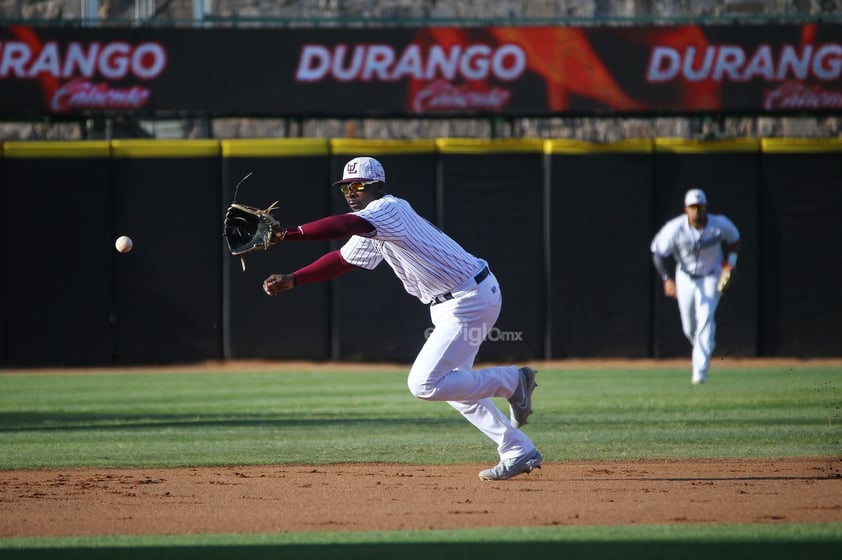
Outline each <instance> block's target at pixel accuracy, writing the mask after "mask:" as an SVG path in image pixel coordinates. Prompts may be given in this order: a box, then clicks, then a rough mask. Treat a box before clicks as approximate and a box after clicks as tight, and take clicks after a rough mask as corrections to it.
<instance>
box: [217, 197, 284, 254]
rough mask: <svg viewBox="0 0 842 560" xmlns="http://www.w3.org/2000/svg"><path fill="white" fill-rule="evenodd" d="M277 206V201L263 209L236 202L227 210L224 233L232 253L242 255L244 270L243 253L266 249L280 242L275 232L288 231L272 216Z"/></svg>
mask: <svg viewBox="0 0 842 560" xmlns="http://www.w3.org/2000/svg"><path fill="white" fill-rule="evenodd" d="M277 206H278V202H277V201H275V202H273V203H272V204H271V205H269V207H268V208H266V209H264V210H261V209H260V208H254V207H252V206H246V205H245V204H239V203H236V202H234V203H232V204H231V206H229V207H228V210H227V211H226V212H225V221H224V225H225V229H224V235H225V240H226V241H227V242H228V250H229V251H230V252H231V254H232V255H235V256H236V255H240V260H242V263H243V270H245V268H246V263H245V261H244V260H243V259H242V256H241V255H244V254H246V253H250V252H252V251H259V250H264V251H265V250H266V249H268V248H269V247H270V246H272V245H273V244H275V243H278V242H279V241H278V239H277V238H276V237H275V234H277V233H280V232H285V231H286V230H284V229H283V228H281V224H280V223H279V222H278V220H276V219H275V217H274V216H272V211H273V210H275V208H277ZM281 240H282V239H281Z"/></svg>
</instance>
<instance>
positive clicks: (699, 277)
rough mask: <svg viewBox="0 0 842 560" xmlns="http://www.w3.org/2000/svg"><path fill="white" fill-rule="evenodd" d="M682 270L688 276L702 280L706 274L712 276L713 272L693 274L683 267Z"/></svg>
mask: <svg viewBox="0 0 842 560" xmlns="http://www.w3.org/2000/svg"><path fill="white" fill-rule="evenodd" d="M681 272H683V273H684V274H686V275H687V276H689V277H690V278H692V279H693V280H701V279H702V278H704V277H705V276H710V274H711V272H708V273H707V274H693V273H691V272H688V271H686V270H684V269H683V268H682V269H681Z"/></svg>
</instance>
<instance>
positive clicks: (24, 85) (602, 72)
mask: <svg viewBox="0 0 842 560" xmlns="http://www.w3.org/2000/svg"><path fill="white" fill-rule="evenodd" d="M840 37H842V25H838V24H836V25H834V24H817V23H809V24H788V25H763V26H760V25H757V26H750V25H747V26H727V25H718V26H701V25H682V26H663V27H661V26H652V27H594V28H590V27H589V28H575V27H540V26H539V27H487V28H440V27H427V28H425V27H419V28H382V29H276V28H262V29H187V28H142V27H141V28H58V27H55V28H54V27H43V28H40V27H30V26H22V25H14V26H5V27H2V26H0V117H3V118H7V119H9V118H32V117H39V116H52V117H55V118H78V117H81V116H86V115H109V114H132V115H146V116H159V117H168V116H184V115H194V116H251V117H261V116H263V117H270V116H302V117H342V116H378V117H402V116H454V115H460V116H464V115H467V114H478V115H482V114H494V115H500V116H540V115H571V114H576V115H601V114H644V115H653V114H683V113H698V112H739V113H754V114H772V113H790V112H803V111H809V112H814V113H821V112H838V111H839V110H840V108H842V68H841V67H842V44H840V42H839V38H840ZM343 49H344V50H343ZM103 53H104V54H103ZM98 54H103V55H102V56H96V55H98ZM123 66H126V67H127V68H128V69H129V70H128V71H124V70H123ZM300 70H305V71H306V72H304V73H301V72H299V71H300Z"/></svg>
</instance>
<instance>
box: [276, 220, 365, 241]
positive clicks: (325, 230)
mask: <svg viewBox="0 0 842 560" xmlns="http://www.w3.org/2000/svg"><path fill="white" fill-rule="evenodd" d="M372 231H374V226H372V225H371V224H370V223H369V222H368V221H367V220H365V219H363V218H360V217H359V216H357V215H356V214H338V215H336V216H328V217H326V218H321V219H319V220H316V221H313V222H308V223H306V224H301V225H300V226H297V227H287V228H283V229H282V230H280V231H279V232H277V233H276V234H275V237H274V239H273V241H274V242H275V243H280V242H282V241H299V240H305V241H332V240H334V239H345V238H348V237H351V236H352V235H362V234H364V233H371V232H372Z"/></svg>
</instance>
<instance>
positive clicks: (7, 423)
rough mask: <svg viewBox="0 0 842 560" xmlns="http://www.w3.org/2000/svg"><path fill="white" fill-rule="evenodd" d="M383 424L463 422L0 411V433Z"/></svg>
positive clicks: (446, 420)
mask: <svg viewBox="0 0 842 560" xmlns="http://www.w3.org/2000/svg"><path fill="white" fill-rule="evenodd" d="M372 424H374V425H377V424H383V425H388V426H392V427H394V426H400V425H407V426H419V425H422V426H452V425H456V424H458V425H461V424H464V420H463V419H462V417H461V416H458V415H448V416H447V417H441V418H436V417H428V418H424V417H420V418H407V417H398V416H379V417H360V416H355V415H353V414H350V415H347V416H341V417H340V416H334V415H331V416H324V417H319V415H318V414H313V415H308V416H307V417H302V416H301V414H300V413H294V414H293V413H290V414H283V413H277V414H275V413H273V414H202V413H186V414H128V415H125V414H122V415H117V414H74V413H45V412H7V413H0V433H3V432H7V433H8V432H51V431H55V432H58V431H79V430H99V431H102V430H109V429H112V430H145V429H149V428H156V429H159V428H179V427H181V428H195V427H208V428H213V427H244V426H278V427H281V426H282V427H287V428H289V427H302V428H318V427H324V426H333V425H336V426H342V427H344V428H348V427H353V426H355V425H358V426H371V425H372Z"/></svg>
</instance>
